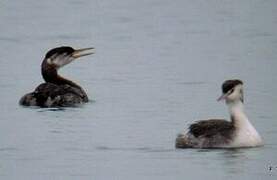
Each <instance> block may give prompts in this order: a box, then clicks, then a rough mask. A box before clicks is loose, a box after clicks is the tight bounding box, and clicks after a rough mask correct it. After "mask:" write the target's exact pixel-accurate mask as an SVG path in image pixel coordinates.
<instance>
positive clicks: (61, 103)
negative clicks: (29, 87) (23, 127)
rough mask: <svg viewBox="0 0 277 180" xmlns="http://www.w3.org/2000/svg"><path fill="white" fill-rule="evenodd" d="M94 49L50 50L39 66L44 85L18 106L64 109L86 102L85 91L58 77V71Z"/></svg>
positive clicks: (61, 48) (67, 48) (29, 94)
mask: <svg viewBox="0 0 277 180" xmlns="http://www.w3.org/2000/svg"><path fill="white" fill-rule="evenodd" d="M93 51H94V48H83V49H77V50H75V49H73V48H72V47H68V46H62V47H57V48H54V49H51V50H50V51H48V52H47V54H46V55H45V58H44V60H43V62H42V64H41V74H42V77H43V79H44V80H45V83H42V84H40V85H39V86H38V87H37V88H36V89H35V91H34V92H31V93H28V94H26V95H24V96H23V97H22V98H21V99H20V101H19V104H21V105H24V106H40V107H65V106H74V105H76V104H80V103H85V102H88V96H87V94H86V93H85V91H84V90H83V89H82V88H81V87H80V86H79V85H77V84H76V83H74V82H72V81H70V80H68V79H65V78H63V77H61V76H60V75H58V69H59V68H61V67H63V66H65V65H67V64H69V63H70V62H72V61H73V60H75V59H77V58H79V57H82V56H87V55H90V54H93V53H94V52H93Z"/></svg>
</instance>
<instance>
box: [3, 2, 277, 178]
mask: <svg viewBox="0 0 277 180" xmlns="http://www.w3.org/2000/svg"><path fill="white" fill-rule="evenodd" d="M0 5H1V6H0V9H1V10H0V29H1V33H0V92H1V93H0V99H1V108H0V142H1V143H0V179H5V180H13V179H14V180H16V179H28V180H29V179H36V180H40V179H41V180H48V179H53V180H55V179H57V180H58V179H67V180H71V179H72V180H75V179H80V180H89V179H97V180H101V179H103V180H107V179H120V180H122V179H126V180H127V179H132V180H136V179H138V180H141V179H151V180H154V179H159V180H162V179H202V178H203V177H205V179H207V180H208V179H223V178H224V179H275V178H276V176H277V168H276V167H277V157H276V156H277V144H276V140H275V138H276V136H277V121H276V119H277V112H276V107H277V103H276V102H277V98H276V95H275V92H276V91H277V85H276V83H275V82H277V71H276V68H277V61H276V59H277V55H276V52H275V51H276V49H277V32H276V29H277V4H276V1H274V0H268V1H261V0H247V1H243V2H242V1H239V0H235V1H229V0H225V1H217V0H212V1H204V0H196V1H184V0H176V1H171V0H140V1H136V0H122V1H116V0H101V1H100V0H94V1H85V0H70V1H65V0H61V1H51V0H50V1H35V0H27V1H24V2H23V1H19V0H14V1H8V0H4V1H1V3H0ZM61 45H71V46H73V47H76V48H82V47H91V46H93V47H95V48H96V50H97V53H96V54H95V55H94V56H91V57H85V58H83V59H81V60H80V61H78V62H74V63H72V64H70V65H68V66H67V67H65V68H64V69H62V70H61V72H60V73H61V74H63V75H64V76H66V77H68V78H70V79H73V80H74V81H76V82H77V83H79V84H80V85H81V86H82V87H83V88H84V89H85V90H86V91H87V93H88V95H89V97H90V99H91V102H90V103H88V104H86V105H84V106H81V107H79V108H65V109H39V108H23V107H20V106H19V105H18V100H19V99H20V97H21V96H22V95H24V94H25V93H27V92H29V91H32V90H33V89H34V88H35V87H36V86H37V85H38V84H39V83H41V82H42V78H41V76H40V63H41V61H42V58H43V56H44V54H45V53H46V51H47V50H48V49H51V48H53V47H56V46H61ZM230 78H240V79H242V80H243V81H244V82H245V99H246V110H247V113H248V115H249V118H250V120H251V122H253V124H254V125H255V127H257V130H258V131H259V132H260V134H261V136H262V137H263V139H264V140H265V146H264V147H260V148H253V149H237V150H191V149H189V150H176V149H175V148H174V141H175V137H176V134H178V133H179V132H180V131H182V129H183V128H185V127H186V126H187V125H188V124H190V123H191V122H193V121H194V120H197V119H205V118H210V117H226V118H227V117H228V113H227V111H226V108H225V105H224V104H223V103H217V102H216V98H217V97H218V96H219V95H220V94H221V92H220V86H221V83H222V82H223V81H224V80H226V79H230ZM271 166H272V170H270V167H271Z"/></svg>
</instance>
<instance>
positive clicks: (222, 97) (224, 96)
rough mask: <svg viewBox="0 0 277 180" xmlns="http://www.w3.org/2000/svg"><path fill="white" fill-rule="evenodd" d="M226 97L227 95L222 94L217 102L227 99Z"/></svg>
mask: <svg viewBox="0 0 277 180" xmlns="http://www.w3.org/2000/svg"><path fill="white" fill-rule="evenodd" d="M228 95H229V94H228V93H226V94H222V95H221V96H220V97H219V98H218V99H217V101H222V100H224V99H226V97H227V96H228Z"/></svg>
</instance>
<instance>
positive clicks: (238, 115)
mask: <svg viewBox="0 0 277 180" xmlns="http://www.w3.org/2000/svg"><path fill="white" fill-rule="evenodd" d="M227 105H228V107H229V112H230V115H231V120H232V121H233V123H234V126H235V128H236V133H235V137H234V144H233V146H238V147H243V146H244V147H252V146H259V145H262V139H261V137H260V135H259V133H258V132H257V131H256V129H255V128H254V126H253V125H252V124H251V123H250V121H249V120H248V118H247V116H246V114H245V113H244V105H243V103H242V102H241V101H239V100H238V101H234V102H228V103H227Z"/></svg>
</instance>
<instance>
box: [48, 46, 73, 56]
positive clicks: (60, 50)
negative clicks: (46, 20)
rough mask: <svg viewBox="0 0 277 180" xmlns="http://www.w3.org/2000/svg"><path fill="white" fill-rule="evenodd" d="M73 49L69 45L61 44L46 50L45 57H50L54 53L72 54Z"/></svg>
mask: <svg viewBox="0 0 277 180" xmlns="http://www.w3.org/2000/svg"><path fill="white" fill-rule="evenodd" d="M74 51H75V50H74V49H73V48H72V47H70V46H61V47H57V48H54V49H51V50H50V51H48V52H47V53H46V55H45V58H50V57H51V56H53V55H55V54H63V53H65V54H72V53H73V52H74Z"/></svg>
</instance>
